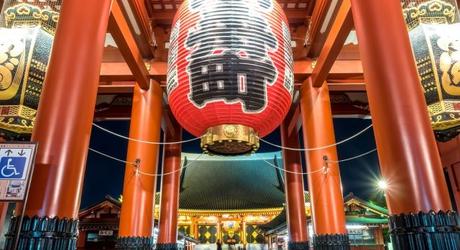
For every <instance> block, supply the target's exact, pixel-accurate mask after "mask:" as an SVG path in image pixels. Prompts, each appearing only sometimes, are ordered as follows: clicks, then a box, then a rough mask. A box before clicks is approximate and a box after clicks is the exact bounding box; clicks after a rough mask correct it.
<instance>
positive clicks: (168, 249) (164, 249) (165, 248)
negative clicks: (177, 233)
mask: <svg viewBox="0 0 460 250" xmlns="http://www.w3.org/2000/svg"><path fill="white" fill-rule="evenodd" d="M155 249H156V250H177V249H178V248H177V244H176V243H158V244H157V245H156V247H155Z"/></svg>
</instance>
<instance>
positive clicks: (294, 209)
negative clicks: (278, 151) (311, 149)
mask: <svg viewBox="0 0 460 250" xmlns="http://www.w3.org/2000/svg"><path fill="white" fill-rule="evenodd" d="M289 122H290V120H288V119H285V120H284V121H283V123H282V124H281V143H282V145H283V147H290V148H300V143H299V136H298V134H297V133H291V134H290V135H289V129H288V128H289ZM283 165H284V169H286V170H287V171H290V172H296V173H302V160H301V156H300V152H298V151H292V150H286V149H283ZM284 176H285V181H284V183H285V187H286V188H285V190H286V204H287V223H288V232H289V243H288V249H289V250H296V249H308V248H309V245H308V234H307V215H306V210H305V195H304V189H303V175H301V174H294V173H289V172H285V173H284Z"/></svg>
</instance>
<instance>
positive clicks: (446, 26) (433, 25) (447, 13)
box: [403, 0, 460, 141]
mask: <svg viewBox="0 0 460 250" xmlns="http://www.w3.org/2000/svg"><path fill="white" fill-rule="evenodd" d="M403 14H404V18H405V20H406V24H407V26H408V28H409V37H410V41H411V45H412V49H413V52H414V56H415V61H416V63H417V69H418V73H419V76H420V80H421V85H422V88H423V91H424V94H425V100H426V103H427V105H428V112H429V114H430V119H431V125H432V127H433V130H434V131H435V134H436V137H437V139H438V140H440V141H446V140H449V139H451V138H453V137H455V136H456V135H457V134H458V132H457V131H458V129H459V128H460V33H459V30H460V24H458V23H456V22H457V18H458V17H457V13H456V6H454V5H453V4H451V3H450V2H447V1H442V0H431V1H426V2H423V3H421V4H418V5H409V6H408V7H407V8H404V10H403Z"/></svg>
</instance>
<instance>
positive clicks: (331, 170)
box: [300, 81, 349, 249]
mask: <svg viewBox="0 0 460 250" xmlns="http://www.w3.org/2000/svg"><path fill="white" fill-rule="evenodd" d="M300 95H301V97H300V108H301V111H302V128H303V136H304V142H305V143H304V145H305V148H317V147H322V146H325V145H331V144H334V143H335V135H334V126H333V121H332V112H331V101H330V99H329V90H328V87H327V84H326V83H324V84H323V85H322V87H320V88H314V87H313V86H312V85H311V82H310V81H306V82H305V83H304V84H303V86H302V89H301V94H300ZM305 158H306V162H307V166H308V172H314V173H312V174H309V175H308V188H309V191H310V197H311V206H312V221H313V227H314V229H315V236H314V238H313V246H314V247H315V248H318V249H342V248H346V247H347V246H348V245H349V241H348V235H347V230H346V228H345V212H344V208H343V206H344V205H343V195H342V185H341V181H340V169H339V165H338V164H337V163H332V162H326V161H325V160H324V159H325V158H327V159H328V160H332V161H337V149H336V147H335V146H333V147H328V148H325V149H321V150H314V151H306V153H305ZM324 167H327V169H325V171H321V169H323V168H324Z"/></svg>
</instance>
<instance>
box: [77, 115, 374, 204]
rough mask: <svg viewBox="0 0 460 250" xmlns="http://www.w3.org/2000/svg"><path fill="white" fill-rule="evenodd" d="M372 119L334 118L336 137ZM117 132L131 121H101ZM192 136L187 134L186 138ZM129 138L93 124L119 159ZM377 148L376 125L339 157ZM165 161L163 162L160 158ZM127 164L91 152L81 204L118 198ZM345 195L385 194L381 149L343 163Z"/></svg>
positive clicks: (195, 148) (102, 144) (190, 149)
mask: <svg viewBox="0 0 460 250" xmlns="http://www.w3.org/2000/svg"><path fill="white" fill-rule="evenodd" d="M370 123H371V120H370V119H352V118H347V119H345V118H336V119H334V127H335V135H336V140H337V141H341V140H343V139H346V138H348V137H350V136H352V135H354V134H356V133H357V132H359V131H361V130H363V129H364V128H366V127H367V126H368V125H369V124H370ZM98 124H99V125H100V126H102V127H105V128H107V129H109V130H111V131H114V132H116V133H119V134H122V135H125V136H128V131H129V121H105V122H100V123H98ZM190 138H192V136H191V135H190V134H188V133H185V134H184V139H190ZM265 139H266V140H269V141H271V142H272V143H276V144H280V134H279V132H278V130H276V131H274V132H273V133H272V134H270V135H269V136H267V137H265ZM127 146H128V142H127V141H126V140H124V139H122V138H118V137H115V136H113V135H110V134H107V133H106V132H103V131H101V130H99V129H97V128H93V131H92V136H91V144H90V147H91V148H93V149H96V150H99V151H101V152H104V153H106V154H109V155H111V156H114V157H117V158H119V159H125V158H126V151H127ZM374 148H375V141H374V134H373V131H372V129H369V130H367V131H366V132H365V133H364V134H362V135H360V136H359V137H357V138H355V139H353V140H351V141H348V142H346V143H344V144H342V145H339V146H338V154H339V159H345V158H348V157H352V156H355V155H359V154H362V153H365V152H368V151H369V150H372V149H374ZM278 150H279V149H277V148H276V147H272V146H269V145H267V144H264V143H263V142H261V148H260V150H259V152H271V151H278ZM183 152H187V153H201V149H200V145H199V140H197V141H194V142H191V143H187V144H184V145H183ZM302 155H303V153H302ZM160 164H161V162H160ZM124 167H125V166H124V164H123V163H120V162H116V161H114V160H111V159H108V158H105V157H104V156H100V155H98V154H96V153H94V152H91V151H90V152H88V162H87V168H86V175H85V184H84V187H83V196H82V201H81V208H86V207H88V206H90V205H93V204H96V203H98V202H100V201H102V200H103V199H104V197H105V196H106V195H111V196H112V197H114V198H118V197H119V196H120V194H121V193H122V190H123V175H124ZM340 168H341V175H342V182H343V189H344V190H343V191H344V195H347V194H348V193H350V192H353V193H354V194H355V195H357V196H358V197H360V198H363V199H370V200H378V199H380V200H381V199H382V195H381V194H379V193H378V192H377V191H376V189H375V180H376V179H377V178H378V177H379V175H380V174H379V166H378V159H377V153H376V152H374V153H371V154H369V155H367V156H364V157H362V158H359V159H355V160H353V161H348V162H343V163H340Z"/></svg>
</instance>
